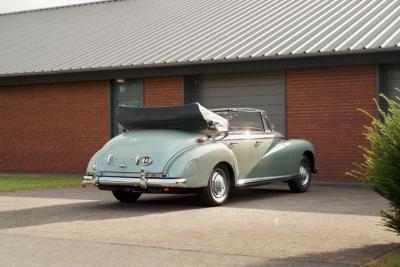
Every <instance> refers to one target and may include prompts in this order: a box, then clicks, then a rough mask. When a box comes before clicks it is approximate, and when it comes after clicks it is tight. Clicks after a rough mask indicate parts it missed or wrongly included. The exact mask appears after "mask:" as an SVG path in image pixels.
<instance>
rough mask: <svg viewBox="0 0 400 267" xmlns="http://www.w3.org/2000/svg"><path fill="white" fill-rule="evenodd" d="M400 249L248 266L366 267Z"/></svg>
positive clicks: (363, 250)
mask: <svg viewBox="0 0 400 267" xmlns="http://www.w3.org/2000/svg"><path fill="white" fill-rule="evenodd" d="M399 248H400V244H396V243H390V244H374V245H368V246H363V247H359V248H349V249H341V250H337V251H330V252H325V253H307V254H304V255H303V256H298V257H289V258H284V259H268V261H267V262H265V264H262V263H260V265H248V267H253V266H254V267H255V266H265V267H289V266H293V267H294V266H296V267H314V266H315V267H317V266H326V267H331V266H332V267H334V266H335V267H340V266H343V267H344V266H364V265H365V264H366V263H367V262H369V261H371V260H374V259H376V258H379V257H381V256H383V255H384V254H386V253H389V252H391V251H394V250H396V249H399Z"/></svg>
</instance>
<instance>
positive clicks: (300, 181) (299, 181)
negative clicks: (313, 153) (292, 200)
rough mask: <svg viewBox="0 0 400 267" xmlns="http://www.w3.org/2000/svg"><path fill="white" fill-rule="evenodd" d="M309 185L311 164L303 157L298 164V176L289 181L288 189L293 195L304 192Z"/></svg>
mask: <svg viewBox="0 0 400 267" xmlns="http://www.w3.org/2000/svg"><path fill="white" fill-rule="evenodd" d="M310 183H311V163H310V160H309V159H308V158H307V157H306V156H304V157H303V159H302V160H301V162H300V166H299V175H298V176H297V177H296V178H295V179H292V180H290V181H289V188H290V190H291V191H292V192H293V193H303V192H306V191H307V189H308V187H309V186H310Z"/></svg>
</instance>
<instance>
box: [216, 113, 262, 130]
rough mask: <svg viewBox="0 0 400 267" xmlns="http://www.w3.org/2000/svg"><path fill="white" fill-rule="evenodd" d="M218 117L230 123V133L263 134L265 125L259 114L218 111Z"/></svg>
mask: <svg viewBox="0 0 400 267" xmlns="http://www.w3.org/2000/svg"><path fill="white" fill-rule="evenodd" d="M215 113H217V114H218V115H220V116H221V117H223V118H225V119H226V120H228V121H229V131H230V132H243V131H253V132H263V131H264V125H263V122H262V117H261V114H260V113H259V112H248V111H231V110H226V111H225V110H224V111H216V112H215Z"/></svg>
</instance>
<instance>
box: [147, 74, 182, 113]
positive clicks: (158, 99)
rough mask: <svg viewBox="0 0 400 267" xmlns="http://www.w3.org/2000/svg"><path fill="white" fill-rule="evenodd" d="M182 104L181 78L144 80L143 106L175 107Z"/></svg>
mask: <svg viewBox="0 0 400 267" xmlns="http://www.w3.org/2000/svg"><path fill="white" fill-rule="evenodd" d="M182 104H183V77H161V78H145V79H144V105H145V106H148V107H154V106H177V105H182Z"/></svg>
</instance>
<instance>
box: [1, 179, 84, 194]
mask: <svg viewBox="0 0 400 267" xmlns="http://www.w3.org/2000/svg"><path fill="white" fill-rule="evenodd" d="M80 183H81V178H80V177H60V176H0V192H10V191H18V190H26V189H42V188H51V187H72V186H79V185H80Z"/></svg>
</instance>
